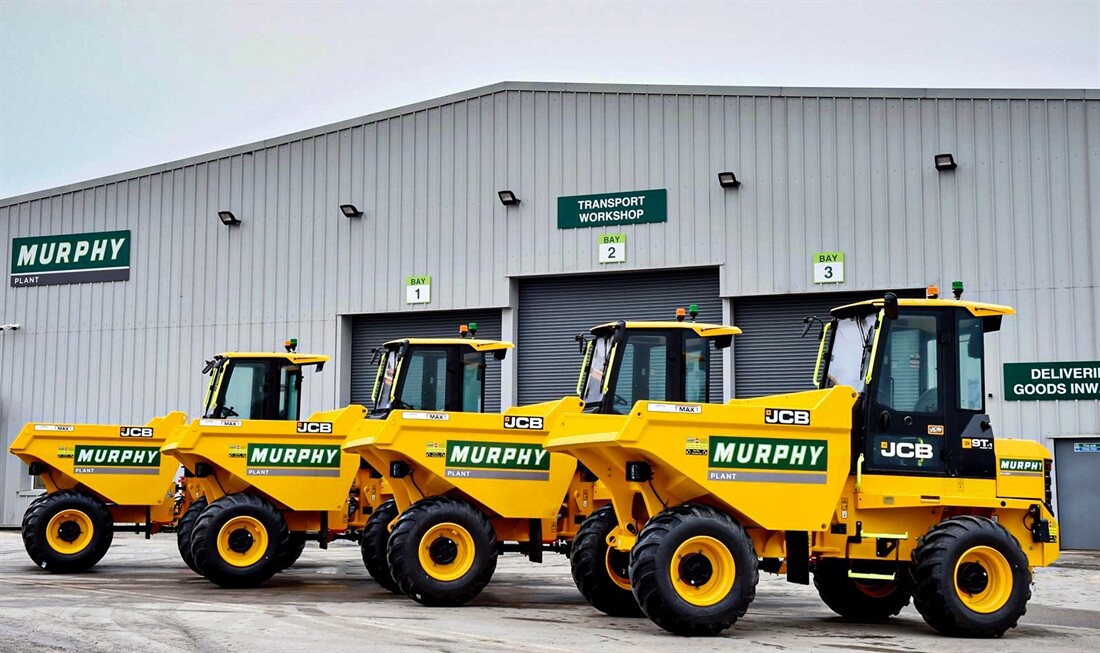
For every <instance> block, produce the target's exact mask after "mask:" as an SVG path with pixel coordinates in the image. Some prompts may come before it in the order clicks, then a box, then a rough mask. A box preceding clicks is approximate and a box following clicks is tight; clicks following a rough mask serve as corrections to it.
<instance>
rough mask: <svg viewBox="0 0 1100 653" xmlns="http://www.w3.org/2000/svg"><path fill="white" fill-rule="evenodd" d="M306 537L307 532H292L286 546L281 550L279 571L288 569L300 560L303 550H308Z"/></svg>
mask: <svg viewBox="0 0 1100 653" xmlns="http://www.w3.org/2000/svg"><path fill="white" fill-rule="evenodd" d="M306 539H307V538H306V534H305V533H291V534H290V537H288V538H287V545H286V548H285V549H283V550H282V551H279V571H286V570H287V569H290V568H291V567H293V566H294V563H295V562H298V558H301V557H302V552H303V551H305V550H306Z"/></svg>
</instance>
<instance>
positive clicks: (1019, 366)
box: [1005, 361, 1100, 401]
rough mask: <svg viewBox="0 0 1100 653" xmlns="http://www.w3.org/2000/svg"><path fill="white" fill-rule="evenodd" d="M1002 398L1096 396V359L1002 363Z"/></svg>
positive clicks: (1099, 390) (1099, 388)
mask: <svg viewBox="0 0 1100 653" xmlns="http://www.w3.org/2000/svg"><path fill="white" fill-rule="evenodd" d="M1005 399H1007V400H1008V401H1058V400H1062V399H1086V400H1088V399H1100V361H1079V362H1072V363H1005Z"/></svg>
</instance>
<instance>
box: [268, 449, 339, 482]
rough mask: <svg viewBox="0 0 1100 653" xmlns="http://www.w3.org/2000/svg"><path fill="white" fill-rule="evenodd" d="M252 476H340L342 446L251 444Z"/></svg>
mask: <svg viewBox="0 0 1100 653" xmlns="http://www.w3.org/2000/svg"><path fill="white" fill-rule="evenodd" d="M247 465H248V472H247V474H248V476H339V475H340V445H338V444H249V445H248V463H247Z"/></svg>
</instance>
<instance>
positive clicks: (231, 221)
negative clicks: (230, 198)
mask: <svg viewBox="0 0 1100 653" xmlns="http://www.w3.org/2000/svg"><path fill="white" fill-rule="evenodd" d="M218 219H219V220H221V221H222V224H224V225H225V226H227V227H232V226H233V225H237V224H240V223H241V220H240V218H238V217H237V216H235V215H233V212H232V211H218Z"/></svg>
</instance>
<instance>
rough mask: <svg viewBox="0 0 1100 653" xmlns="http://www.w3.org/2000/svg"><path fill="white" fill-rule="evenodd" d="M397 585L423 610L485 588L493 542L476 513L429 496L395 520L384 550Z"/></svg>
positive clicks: (493, 554)
mask: <svg viewBox="0 0 1100 653" xmlns="http://www.w3.org/2000/svg"><path fill="white" fill-rule="evenodd" d="M386 559H387V560H388V561H389V563H390V573H391V574H392V575H393V580H394V582H396V583H397V586H398V587H399V588H400V589H401V591H402V592H404V593H405V594H406V595H408V596H409V597H410V598H412V599H413V600H414V601H416V602H418V603H422V604H424V605H428V606H439V607H453V606H459V605H462V604H464V603H466V602H468V601H470V600H471V599H473V598H474V597H475V596H477V595H478V594H479V593H480V592H481V590H483V589H485V586H486V585H488V584H489V579H490V578H492V577H493V572H494V571H496V568H497V538H496V534H495V533H494V532H493V527H492V525H491V524H490V523H489V520H488V519H487V518H486V517H485V515H483V514H482V513H481V511H480V510H478V509H477V508H475V507H474V506H472V505H470V504H469V503H467V502H465V501H462V500H460V499H455V498H452V497H430V498H428V499H423V500H421V501H419V502H417V503H414V504H413V505H412V506H411V507H410V508H409V509H408V510H406V511H405V512H404V513H402V515H401V516H400V517H399V518H398V519H397V522H396V523H395V524H394V526H393V531H392V532H391V533H390V539H389V543H388V545H387V547H386Z"/></svg>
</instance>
